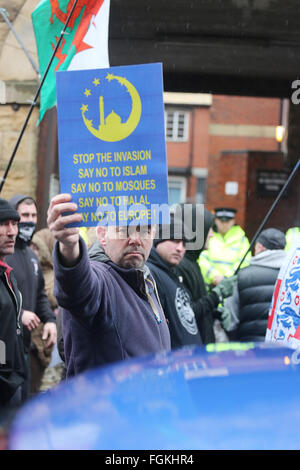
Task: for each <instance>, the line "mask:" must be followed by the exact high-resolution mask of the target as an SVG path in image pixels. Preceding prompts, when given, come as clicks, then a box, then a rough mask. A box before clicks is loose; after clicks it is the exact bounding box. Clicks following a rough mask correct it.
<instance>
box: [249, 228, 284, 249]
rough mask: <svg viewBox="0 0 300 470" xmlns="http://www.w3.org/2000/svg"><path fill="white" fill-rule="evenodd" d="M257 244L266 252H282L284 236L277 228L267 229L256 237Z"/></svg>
mask: <svg viewBox="0 0 300 470" xmlns="http://www.w3.org/2000/svg"><path fill="white" fill-rule="evenodd" d="M256 241H257V242H259V243H261V244H262V245H263V246H264V247H265V248H267V250H283V249H284V247H285V244H286V239H285V235H284V233H283V232H281V231H280V230H278V229H277V228H267V229H266V230H263V231H262V232H261V234H260V235H259V236H258V238H257V240H256Z"/></svg>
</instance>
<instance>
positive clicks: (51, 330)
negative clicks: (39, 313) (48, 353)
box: [42, 322, 57, 348]
mask: <svg viewBox="0 0 300 470" xmlns="http://www.w3.org/2000/svg"><path fill="white" fill-rule="evenodd" d="M42 339H43V340H44V341H46V340H48V342H47V344H46V347H47V348H50V347H52V346H54V344H55V343H56V340H57V328H56V325H55V323H51V322H49V323H45V325H44V329H43V336H42Z"/></svg>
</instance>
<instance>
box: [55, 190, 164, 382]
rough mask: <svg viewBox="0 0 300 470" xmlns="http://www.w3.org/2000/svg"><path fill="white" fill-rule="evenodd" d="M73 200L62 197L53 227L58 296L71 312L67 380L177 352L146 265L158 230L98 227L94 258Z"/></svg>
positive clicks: (66, 322) (66, 319)
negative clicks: (128, 361) (97, 369)
mask: <svg viewBox="0 0 300 470" xmlns="http://www.w3.org/2000/svg"><path fill="white" fill-rule="evenodd" d="M71 199H72V197H71V195H69V194H60V195H57V196H55V197H54V198H53V199H52V201H51V203H50V207H49V210H48V225H49V228H50V230H51V231H52V233H53V235H54V236H55V238H56V240H57V241H58V243H56V245H55V249H54V272H55V280H56V282H55V284H56V287H55V292H54V293H55V296H56V298H57V300H58V303H59V305H60V306H61V307H62V309H63V314H62V316H63V331H64V342H65V344H64V346H65V357H66V366H67V377H68V376H72V375H75V374H78V373H80V372H83V371H84V370H86V369H89V368H92V367H96V366H100V365H104V364H107V363H111V362H115V361H119V360H123V359H128V358H130V357H136V356H142V355H145V354H150V353H156V352H159V351H162V350H169V349H170V336H169V329H168V326H167V323H166V319H165V316H164V313H163V311H162V308H161V305H160V301H159V298H158V295H157V291H156V288H155V282H154V280H153V278H152V276H151V274H150V272H149V270H148V268H147V267H146V266H145V263H146V260H147V259H148V256H149V253H150V250H151V247H152V241H153V238H154V235H155V229H154V228H153V227H151V226H148V225H141V226H135V227H133V226H119V227H115V226H107V227H104V226H98V227H97V229H96V230H97V239H98V251H97V252H96V253H95V252H94V254H92V258H94V259H90V258H89V256H88V253H87V249H86V246H85V243H84V242H83V241H82V239H81V238H80V237H79V229H78V228H77V227H74V226H72V227H69V224H72V225H76V224H78V222H80V220H81V214H80V213H79V212H77V204H76V203H74V202H72V200H71Z"/></svg>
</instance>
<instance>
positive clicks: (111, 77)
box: [105, 73, 114, 82]
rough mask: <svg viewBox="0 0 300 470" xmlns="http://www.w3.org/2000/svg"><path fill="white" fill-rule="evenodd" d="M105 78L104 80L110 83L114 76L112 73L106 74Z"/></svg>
mask: <svg viewBox="0 0 300 470" xmlns="http://www.w3.org/2000/svg"><path fill="white" fill-rule="evenodd" d="M105 78H106V80H108V81H109V82H110V81H111V80H113V79H114V75H113V74H112V73H108V74H107V75H106V77H105Z"/></svg>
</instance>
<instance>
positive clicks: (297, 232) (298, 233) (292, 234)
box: [285, 227, 300, 251]
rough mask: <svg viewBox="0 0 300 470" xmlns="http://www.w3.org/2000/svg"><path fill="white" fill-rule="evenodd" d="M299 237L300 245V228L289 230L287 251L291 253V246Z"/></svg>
mask: <svg viewBox="0 0 300 470" xmlns="http://www.w3.org/2000/svg"><path fill="white" fill-rule="evenodd" d="M297 237H298V238H299V243H300V228H299V227H292V228H289V229H288V231H287V232H286V234H285V239H286V245H285V251H289V249H290V248H291V246H292V245H293V244H294V242H295V241H296V239H297Z"/></svg>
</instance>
